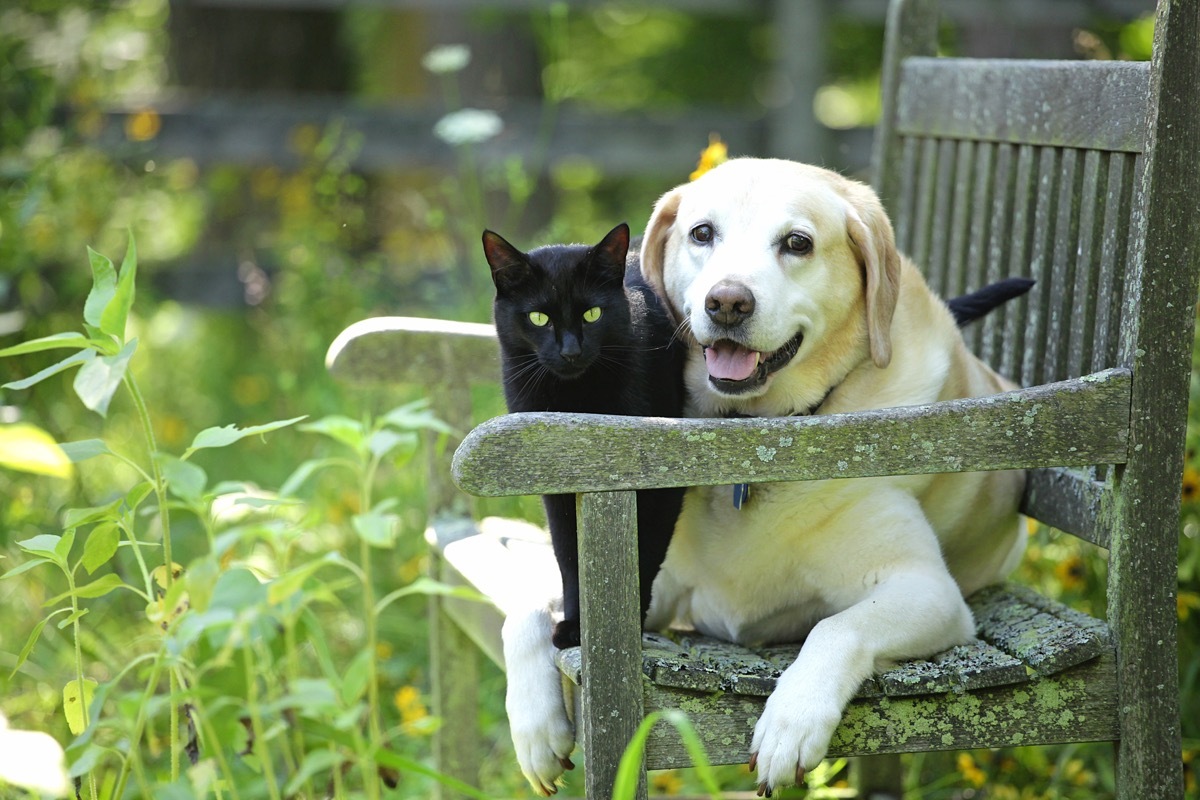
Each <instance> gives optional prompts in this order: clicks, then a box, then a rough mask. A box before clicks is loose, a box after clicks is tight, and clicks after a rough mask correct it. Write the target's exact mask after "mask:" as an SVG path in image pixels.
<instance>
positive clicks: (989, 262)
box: [874, 0, 1200, 796]
mask: <svg viewBox="0 0 1200 800" xmlns="http://www.w3.org/2000/svg"><path fill="white" fill-rule="evenodd" d="M936 32H937V12H936V8H935V5H934V3H933V2H931V0H893V3H892V6H891V8H890V11H889V20H888V39H887V53H886V56H885V73H884V106H883V112H884V117H883V121H882V122H881V125H880V126H879V129H878V130H877V138H876V143H875V152H874V164H875V184H876V188H877V190H878V191H879V193H880V195H881V196H882V198H883V201H884V204H885V206H886V207H887V209H888V211H889V213H890V214H891V216H892V220H893V223H894V225H895V228H896V233H897V239H898V244H899V246H900V248H901V250H902V251H904V252H906V253H908V254H909V255H910V256H911V257H912V258H914V260H915V261H916V262H917V263H918V264H920V265H921V266H922V267H923V269H924V271H925V274H926V276H927V278H928V280H929V282H930V284H931V285H932V287H933V288H934V289H935V290H936V291H937V292H939V293H940V294H942V295H943V296H945V297H951V296H954V295H955V294H958V293H960V292H962V291H964V290H968V289H975V288H978V287H979V286H981V285H983V284H985V283H987V282H989V281H993V280H997V279H999V278H1001V277H1006V276H1026V277H1032V278H1035V279H1036V280H1037V285H1036V286H1035V287H1034V289H1033V290H1032V292H1031V293H1030V295H1029V296H1028V298H1025V299H1022V300H1018V301H1015V302H1012V303H1009V304H1008V305H1007V306H1005V307H1004V308H1003V309H1001V310H1000V311H998V312H996V313H993V314H992V315H990V316H989V317H988V318H986V319H985V320H984V321H983V322H982V324H980V323H976V325H975V326H973V328H972V329H970V330H969V331H968V332H967V334H966V335H967V339H968V343H969V344H970V345H971V346H972V348H973V349H974V350H975V352H976V353H978V354H979V355H980V356H981V357H982V358H984V359H985V360H986V361H988V362H989V363H991V364H992V365H993V366H994V367H995V368H996V369H998V370H999V371H1000V372H1002V373H1003V374H1006V375H1008V376H1009V377H1011V378H1013V379H1014V380H1017V381H1018V382H1020V383H1022V384H1024V385H1026V386H1029V385H1034V384H1042V383H1047V382H1051V381H1057V380H1064V379H1068V378H1075V377H1079V376H1085V375H1087V374H1089V373H1093V372H1096V371H1097V370H1100V369H1104V368H1112V367H1117V368H1123V369H1125V370H1128V371H1129V373H1128V374H1129V375H1130V413H1129V428H1128V444H1129V447H1128V453H1127V458H1126V459H1125V460H1124V462H1123V463H1121V464H1117V465H1111V466H1109V467H1107V468H1102V469H1101V470H1096V471H1093V473H1092V476H1093V477H1094V478H1095V479H1092V478H1089V476H1086V475H1085V476H1084V477H1083V479H1082V480H1080V479H1078V478H1076V477H1072V476H1070V475H1068V474H1066V473H1063V472H1061V471H1056V472H1050V473H1047V471H1042V470H1035V471H1033V472H1032V473H1031V474H1030V490H1029V491H1027V494H1026V498H1025V504H1024V505H1025V510H1026V511H1032V512H1033V513H1034V514H1035V515H1036V516H1038V517H1039V518H1041V519H1044V520H1046V521H1048V522H1051V523H1052V524H1055V525H1058V524H1059V523H1062V525H1061V526H1062V527H1064V528H1068V529H1074V530H1073V532H1080V533H1082V534H1083V535H1085V536H1086V538H1089V539H1090V540H1092V541H1094V542H1096V543H1098V544H1101V545H1104V546H1107V547H1108V548H1109V549H1110V557H1109V581H1108V618H1109V622H1110V625H1111V628H1112V630H1113V634H1114V637H1115V639H1116V644H1117V650H1118V653H1119V654H1120V655H1119V659H1118V661H1119V667H1118V684H1119V687H1118V691H1119V693H1120V695H1121V703H1122V706H1123V707H1124V709H1125V713H1123V714H1122V718H1121V739H1122V749H1121V759H1122V761H1128V763H1129V764H1131V765H1132V764H1136V765H1137V766H1136V768H1132V769H1124V770H1121V775H1120V776H1119V777H1118V781H1119V783H1123V782H1127V781H1133V780H1136V779H1135V778H1132V777H1130V776H1133V775H1136V774H1139V773H1140V774H1141V775H1142V776H1143V777H1144V776H1146V775H1153V774H1160V775H1162V776H1164V777H1163V781H1162V786H1158V787H1150V786H1148V785H1147V786H1141V787H1140V788H1139V787H1135V786H1133V785H1122V786H1119V787H1118V795H1120V796H1134V794H1135V793H1137V792H1139V791H1144V792H1145V793H1146V794H1145V795H1144V796H1168V795H1172V796H1173V795H1175V794H1176V791H1175V789H1176V787H1177V779H1178V751H1177V749H1176V750H1175V752H1171V751H1172V749H1173V747H1175V745H1173V743H1174V742H1177V741H1178V740H1177V738H1175V737H1177V736H1178V730H1179V728H1178V718H1177V715H1178V711H1177V708H1178V707H1177V705H1175V703H1176V702H1177V697H1176V691H1177V689H1176V686H1177V674H1176V671H1175V670H1176V655H1175V649H1174V641H1175V618H1174V617H1175V608H1174V605H1175V604H1174V600H1173V599H1172V598H1173V596H1174V592H1175V581H1176V560H1177V552H1178V514H1179V500H1180V478H1181V473H1182V467H1183V446H1184V433H1185V427H1186V422H1187V402H1188V382H1189V375H1190V366H1191V352H1192V345H1193V331H1194V323H1195V316H1196V310H1195V304H1196V290H1197V277H1198V274H1200V4H1198V3H1196V2H1169V1H1168V0H1164V2H1160V3H1159V4H1158V12H1157V18H1156V24H1155V43H1154V56H1153V60H1152V61H1151V62H1150V63H1142V64H1138V63H1119V62H1108V63H1095V62H1039V61H1024V60H1021V61H1017V60H1009V61H1001V60H973V59H961V58H933V57H932V56H933V55H934V53H935V49H936ZM1097 479H1098V480H1097ZM1064 508H1065V509H1070V510H1069V511H1068V512H1066V513H1063V512H1062V509H1064ZM1164 743H1165V744H1164ZM1125 792H1128V795H1125V794H1124V793H1125ZM1137 796H1143V795H1141V794H1138V795H1137Z"/></svg>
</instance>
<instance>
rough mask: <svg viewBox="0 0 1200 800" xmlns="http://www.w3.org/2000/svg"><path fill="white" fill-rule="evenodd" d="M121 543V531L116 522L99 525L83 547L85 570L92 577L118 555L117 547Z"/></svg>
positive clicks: (89, 535)
mask: <svg viewBox="0 0 1200 800" xmlns="http://www.w3.org/2000/svg"><path fill="white" fill-rule="evenodd" d="M120 543H121V529H120V528H119V527H117V524H116V523H114V522H105V523H103V524H100V525H97V526H96V527H95V528H93V529H92V532H91V533H89V534H88V538H87V542H85V543H84V545H83V559H82V564H83V568H84V569H86V570H87V571H88V574H89V575H91V574H92V573H94V572H95V571H96V570H97V569H99V568H100V567H101V566H103V565H104V564H107V563H108V561H109V559H111V558H112V557H113V556H115V555H116V554H117V545H119V544H120Z"/></svg>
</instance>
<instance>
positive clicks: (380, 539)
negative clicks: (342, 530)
mask: <svg viewBox="0 0 1200 800" xmlns="http://www.w3.org/2000/svg"><path fill="white" fill-rule="evenodd" d="M350 523H351V524H352V525H353V526H354V531H355V533H357V534H358V535H359V537H360V538H361V539H362V540H363V541H365V542H366V543H367V544H369V545H371V546H372V547H385V548H386V547H391V546H392V545H393V544H394V543H395V541H396V518H395V517H394V516H392V515H391V514H379V513H376V512H374V511H368V512H367V513H365V514H355V515H354V516H353V517H352V518H351V519H350Z"/></svg>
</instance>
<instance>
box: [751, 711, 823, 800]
mask: <svg viewBox="0 0 1200 800" xmlns="http://www.w3.org/2000/svg"><path fill="white" fill-rule="evenodd" d="M841 718H842V711H841V709H840V708H838V707H837V706H836V705H835V704H829V703H824V702H820V701H816V702H807V703H806V702H803V700H802V699H800V698H792V697H788V696H786V695H781V694H780V693H779V692H778V691H777V692H776V693H775V694H773V695H771V696H770V697H769V698H767V705H766V708H764V709H763V714H762V716H761V717H759V718H758V723H757V724H756V725H755V726H754V739H753V743H752V744H751V746H750V752H751V756H750V768H751V769H757V772H758V793H759V795H760V796H761V795H764V794H765V795H766V796H767V797H770V796H771V793H772V791H774V790H775V789H779V788H782V787H784V786H790V785H791V784H793V783H801V782H802V781H803V780H804V773H805V772H807V771H808V770H811V769H814V768H816V766H817V765H818V764H820V763H821V759H823V758H824V757H825V753H826V751H828V750H829V740H830V739H831V738H832V737H833V732H834V730H835V729H836V728H837V726H838V722H840V721H841Z"/></svg>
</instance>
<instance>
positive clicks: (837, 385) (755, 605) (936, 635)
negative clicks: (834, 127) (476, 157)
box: [505, 159, 1024, 791]
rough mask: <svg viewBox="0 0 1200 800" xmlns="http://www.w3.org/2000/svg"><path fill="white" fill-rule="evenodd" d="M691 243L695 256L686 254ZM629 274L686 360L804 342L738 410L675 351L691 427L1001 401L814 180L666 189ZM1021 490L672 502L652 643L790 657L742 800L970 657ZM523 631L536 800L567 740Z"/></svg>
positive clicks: (916, 281) (830, 491) (878, 243)
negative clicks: (731, 301)
mask: <svg viewBox="0 0 1200 800" xmlns="http://www.w3.org/2000/svg"><path fill="white" fill-rule="evenodd" d="M701 224H704V225H708V226H711V229H712V232H713V236H712V239H711V241H708V242H697V241H694V240H693V239H692V238H691V236H690V232H691V231H693V230H695V228H696V226H698V225H701ZM793 233H798V234H800V235H802V236H804V237H807V238H808V239H810V240H811V241H812V245H813V247H812V251H811V252H810V253H801V254H798V253H796V252H793V251H791V250H789V249H788V248H787V247H786V246H785V245H786V242H787V237H788V236H789V235H790V234H793ZM642 270H643V272H644V273H645V275H646V277H647V279H648V280H649V281H650V283H651V285H653V286H654V287H655V289H656V290H657V291H658V292H659V293H660V295H661V296H663V297H664V298H665V299H666V300H667V302H668V305H669V306H670V308H671V310H672V312H673V313H674V315H675V316H676V317H677V319H678V321H680V322H681V323H686V327H687V329H689V330H690V333H691V335H692V336H693V337H694V338H695V340H696V342H697V343H698V344H699V345H701V346H707V345H711V344H712V343H713V342H715V341H717V340H719V339H733V340H736V341H738V342H740V343H741V344H742V345H745V346H746V347H748V348H749V349H750V350H754V351H759V352H761V353H763V354H770V353H772V352H773V351H775V350H777V349H779V348H780V347H782V346H783V345H784V343H785V342H787V341H788V340H789V339H791V338H792V337H793V335H794V334H796V332H797V331H798V330H799V331H803V334H804V338H803V342H802V344H801V346H800V348H799V350H798V351H797V352H796V355H795V356H794V357H793V358H792V360H791V361H790V362H789V363H788V364H787V365H786V366H784V367H783V368H782V369H780V370H779V371H778V372H776V373H774V374H773V375H771V376H770V377H769V378H768V379H767V380H766V381H765V383H763V384H762V385H761V386H758V387H757V388H755V389H753V390H750V391H747V392H744V393H740V394H735V395H729V394H723V393H722V392H720V391H718V390H717V389H716V388H715V387H714V385H713V384H712V383H710V381H709V376H708V367H707V366H706V362H705V358H704V355H703V350H702V349H701V347H700V346H697V347H695V348H693V355H692V357H691V358H690V360H689V363H688V366H687V372H686V381H687V385H688V396H689V407H688V414H689V415H690V416H719V415H721V414H723V413H727V412H737V413H740V414H747V415H752V416H782V415H788V414H793V413H804V412H805V411H807V410H808V409H810V408H812V407H815V406H818V405H819V413H821V414H830V413H840V412H849V411H859V410H865V409H873V408H886V407H891V406H902V405H915V404H923V403H930V402H934V401H937V400H946V399H951V398H957V397H973V396H982V395H987V394H992V393H995V392H999V391H1003V390H1005V389H1009V388H1012V385H1011V384H1009V383H1008V382H1006V381H1004V380H1003V379H1002V378H1000V377H999V376H997V375H996V374H995V373H993V372H992V371H991V370H990V369H989V368H988V367H987V366H986V365H984V364H983V363H982V362H980V361H979V360H978V359H976V358H975V357H974V356H973V355H971V354H970V353H969V352H968V351H967V349H966V347H965V345H964V344H963V341H962V338H961V336H960V334H959V332H958V329H957V327H956V325H955V323H954V320H953V318H952V317H951V315H950V313H949V310H948V309H947V308H946V306H945V304H944V303H942V302H941V301H940V300H939V299H938V298H936V297H935V296H934V295H933V294H932V293H931V292H930V291H929V289H928V288H927V287H926V285H925V282H924V280H923V279H922V277H921V275H920V273H919V272H918V270H917V269H916V267H915V266H914V265H913V264H912V263H910V262H909V261H908V260H907V259H906V258H904V257H903V256H901V255H900V254H899V253H898V252H897V251H896V248H895V244H894V241H893V235H892V229H891V224H890V222H889V221H888V219H887V217H886V215H885V214H884V212H883V209H882V207H881V206H880V204H879V201H878V199H877V198H876V197H875V195H874V193H873V192H871V190H870V189H869V188H867V187H866V186H864V185H862V184H860V183H857V182H854V181H850V180H847V179H845V178H843V177H841V176H839V175H837V174H835V173H832V172H829V171H827V170H823V169H819V168H817V167H812V166H807V165H803V164H797V163H794V162H787V161H775V160H757V159H736V160H733V161H730V162H727V163H726V164H724V165H722V166H720V167H718V168H717V169H715V170H713V171H711V172H709V173H707V174H706V175H704V176H702V177H701V178H699V179H698V180H696V181H693V182H692V183H688V184H684V185H682V186H680V187H677V188H676V189H674V190H672V191H671V192H669V193H667V194H666V195H664V196H663V198H662V199H661V200H660V201H659V202H658V204H657V205H656V207H655V209H654V213H653V215H652V217H651V219H650V223H649V226H648V227H647V231H646V236H645V239H644V243H643V248H642ZM720 282H727V283H730V282H731V283H733V284H736V285H738V286H741V287H744V288H745V289H747V290H749V291H750V292H752V293H753V296H754V298H755V301H756V302H755V307H754V310H753V313H752V314H751V315H750V316H749V317H748V318H747V319H745V320H744V321H743V322H741V323H740V324H738V325H736V326H735V327H734V328H728V327H722V326H721V325H718V324H716V323H714V321H713V320H712V318H710V315H709V314H708V313H707V312H706V310H705V303H706V299H707V298H708V296H709V292H710V290H711V289H712V288H713V287H714V286H715V285H717V284H718V283H720ZM765 357H766V356H765V355H764V356H763V358H765ZM831 389H832V391H830V390H831ZM1023 480H1024V478H1023V474H1022V473H1019V472H993V473H969V474H952V475H922V476H903V477H891V478H862V479H851V480H829V481H812V482H796V483H777V484H760V485H755V486H753V487H752V494H751V497H750V500H749V503H748V504H747V505H745V506H744V507H743V508H742V509H741V510H737V509H735V508H734V507H733V504H732V501H731V493H730V489H729V487H702V488H697V489H692V490H689V492H688V494H687V497H686V499H685V502H684V508H683V512H682V514H681V516H680V519H679V522H678V524H677V526H676V530H675V536H674V539H673V540H672V543H671V548H670V550H669V552H668V554H667V559H666V562H665V563H664V565H663V569H662V572H661V573H660V575H659V577H658V579H657V580H656V582H655V586H654V600H653V603H652V605H651V609H650V614H649V619H648V626H649V627H665V626H667V625H669V624H671V623H673V622H674V623H682V624H685V625H692V626H694V627H695V628H696V629H697V630H700V631H701V632H704V633H707V634H711V635H714V636H718V637H721V638H724V639H727V640H730V641H734V642H739V643H744V644H762V643H768V642H781V641H798V640H800V639H802V638H803V639H804V640H805V641H804V645H803V647H802V649H801V651H800V654H799V655H798V657H797V658H796V661H795V662H794V663H793V664H792V665H791V666H790V667H788V669H786V670H785V671H784V673H783V674H782V676H781V677H780V679H779V682H778V685H777V687H776V689H775V691H774V693H773V694H772V695H771V696H770V698H768V700H767V703H766V707H765V709H764V711H763V715H762V716H761V717H760V718H759V720H758V722H757V724H756V726H755V730H754V737H753V742H752V745H751V751H750V752H751V754H753V755H754V756H755V761H756V762H757V769H758V780H759V783H760V785H765V787H766V788H775V787H780V786H784V785H787V784H790V783H793V782H794V781H796V780H798V778H799V777H800V776H802V774H803V771H804V770H807V769H812V768H814V767H815V766H816V765H817V764H818V763H819V762H820V760H821V759H822V758H823V757H824V756H825V753H826V751H827V749H828V746H829V741H830V737H831V736H832V734H833V731H834V729H835V728H836V727H837V724H838V722H839V720H840V719H841V715H842V712H843V710H844V709H845V706H846V704H847V703H848V702H849V700H850V698H851V697H852V696H853V695H854V693H855V692H856V690H857V689H858V687H859V685H860V684H861V683H862V681H863V680H864V679H865V678H866V677H868V676H869V675H870V674H872V673H873V672H874V671H876V670H878V669H880V668H882V667H884V666H886V665H887V664H889V663H891V662H893V661H895V660H898V659H906V658H919V657H925V656H929V655H932V654H934V653H936V652H938V651H940V650H943V649H946V648H948V647H951V646H953V645H955V644H960V643H963V642H966V641H968V640H970V639H971V637H972V636H973V633H974V623H973V620H972V617H971V613H970V610H969V609H968V607H967V605H966V603H965V602H964V600H963V596H964V595H969V594H970V593H971V592H973V591H975V590H976V589H979V588H981V587H982V586H985V585H987V584H989V583H993V582H995V581H997V580H1000V579H1002V578H1003V577H1004V576H1005V575H1007V574H1008V572H1009V571H1011V570H1012V569H1013V568H1014V567H1015V566H1016V564H1017V562H1018V560H1019V559H1020V556H1021V554H1022V551H1023V548H1024V537H1023V536H1022V535H1021V533H1020V527H1019V525H1018V518H1017V511H1016V509H1017V503H1018V499H1019V496H1020V492H1021V488H1022V485H1023ZM535 617H536V615H534V614H529V615H525V616H524V617H523V618H521V619H520V620H511V619H510V622H509V624H506V626H505V655H506V658H507V659H508V660H509V665H508V676H509V692H508V705H509V714H510V718H511V719H512V721H513V740H514V743H515V744H516V746H517V752H518V759H519V760H520V762H521V767H522V770H523V771H524V772H525V775H526V777H527V778H529V780H530V782H531V783H532V784H533V785H534V788H535V789H539V790H541V791H552V790H553V784H554V781H555V780H556V779H557V778H558V777H559V775H561V773H562V765H561V763H560V761H559V759H560V757H562V756H564V755H565V754H564V753H563V752H562V751H563V749H564V747H568V746H569V740H568V738H567V737H568V735H569V734H567V733H565V731H569V722H567V721H566V712H565V710H564V709H563V707H562V695H561V686H560V684H559V682H558V676H557V675H556V674H554V675H552V674H551V673H550V672H549V671H548V670H545V669H544V668H543V667H544V666H545V664H544V661H545V660H546V659H549V658H550V657H551V656H552V651H550V650H549V649H548V648H549V636H550V627H549V623H548V621H546V620H544V619H535ZM510 628H511V629H512V630H511V631H510ZM518 631H519V632H520V635H519V636H517V635H510V634H515V633H516V632H518ZM534 662H536V663H537V664H538V665H540V666H534ZM551 667H552V665H551ZM514 670H519V671H520V672H521V673H523V674H517V672H515V671H514ZM514 712H516V714H517V716H516V717H513V714H514Z"/></svg>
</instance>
